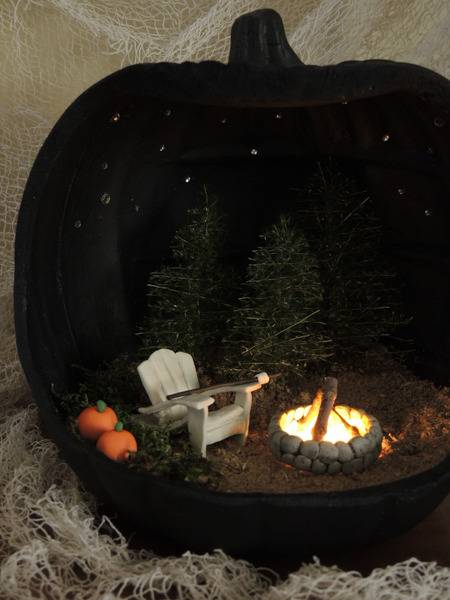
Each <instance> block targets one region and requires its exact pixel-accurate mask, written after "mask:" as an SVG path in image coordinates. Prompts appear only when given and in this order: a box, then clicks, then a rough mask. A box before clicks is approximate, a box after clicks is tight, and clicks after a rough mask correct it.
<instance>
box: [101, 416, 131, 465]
mask: <svg viewBox="0 0 450 600" xmlns="http://www.w3.org/2000/svg"><path fill="white" fill-rule="evenodd" d="M97 450H100V452H103V454H105V455H106V456H107V457H108V458H110V459H111V460H116V461H118V462H124V461H126V460H128V458H129V457H130V454H134V453H135V452H137V442H136V438H135V437H134V435H133V434H132V433H130V432H129V431H126V429H124V428H123V424H122V423H121V422H120V421H119V422H118V423H117V424H116V426H115V428H114V429H113V430H112V431H106V432H105V433H102V435H101V436H100V437H99V438H98V440H97Z"/></svg>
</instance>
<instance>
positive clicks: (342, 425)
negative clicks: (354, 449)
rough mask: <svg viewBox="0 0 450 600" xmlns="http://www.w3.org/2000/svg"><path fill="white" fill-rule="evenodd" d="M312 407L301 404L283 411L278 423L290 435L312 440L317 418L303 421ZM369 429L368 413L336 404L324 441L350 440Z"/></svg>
mask: <svg viewBox="0 0 450 600" xmlns="http://www.w3.org/2000/svg"><path fill="white" fill-rule="evenodd" d="M310 408H311V406H299V407H298V408H295V409H292V410H290V411H288V412H286V413H283V414H282V415H281V417H280V420H279V423H278V424H279V426H280V429H282V430H283V431H285V432H286V433H288V434H289V435H295V436H298V437H300V438H301V439H302V440H303V441H308V440H312V439H313V428H314V425H315V419H313V420H312V421H311V420H310V421H309V422H308V421H307V420H306V422H305V423H302V419H304V418H305V417H306V415H307V414H308V412H309V410H310ZM336 413H338V414H336ZM341 417H342V418H341ZM354 427H355V428H356V429H357V430H358V433H356V432H355V430H354V429H353V428H354ZM369 429H370V420H369V417H368V415H367V414H365V413H363V412H360V411H359V410H357V409H356V408H350V407H349V406H344V405H339V406H335V407H334V410H333V411H332V412H331V413H330V417H329V419H328V427H327V432H326V434H325V435H324V437H323V441H325V442H332V443H336V442H349V441H350V440H351V439H352V438H353V437H355V435H360V436H363V435H365V434H366V433H368V431H369Z"/></svg>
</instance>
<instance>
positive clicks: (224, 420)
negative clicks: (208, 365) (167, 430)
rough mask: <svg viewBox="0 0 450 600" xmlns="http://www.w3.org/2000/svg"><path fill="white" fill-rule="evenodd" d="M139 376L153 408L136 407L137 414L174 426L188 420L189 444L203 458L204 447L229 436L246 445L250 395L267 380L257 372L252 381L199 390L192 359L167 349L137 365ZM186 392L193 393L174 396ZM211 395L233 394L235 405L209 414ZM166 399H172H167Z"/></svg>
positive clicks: (264, 375) (185, 354) (211, 401)
mask: <svg viewBox="0 0 450 600" xmlns="http://www.w3.org/2000/svg"><path fill="white" fill-rule="evenodd" d="M138 373H139V376H140V378H141V381H142V384H143V386H144V388H145V391H146V392H147V395H148V397H149V398H150V402H151V403H152V405H153V406H149V407H143V408H139V412H140V413H141V414H143V415H150V414H156V413H161V414H160V415H159V417H160V422H163V423H171V424H175V425H176V426H177V425H181V424H183V423H185V422H186V421H187V425H188V430H189V437H190V441H191V444H192V446H193V448H194V449H195V450H196V451H197V452H198V453H199V454H201V455H202V456H206V446H209V445H210V444H214V443H215V442H219V441H220V440H224V439H225V438H227V437H230V436H232V435H239V436H240V441H241V444H242V445H244V444H245V442H246V440H247V435H248V424H249V420H250V410H251V407H252V392H254V391H256V390H259V389H260V388H261V386H262V385H264V384H265V383H268V381H269V376H268V375H267V373H259V374H258V375H257V376H256V377H255V378H254V380H252V381H245V382H238V383H231V384H225V385H219V386H211V387H210V388H206V389H204V390H200V389H198V388H199V382H198V377H197V371H196V368H195V364H194V361H193V359H192V356H191V355H190V354H187V353H185V352H177V353H175V352H173V350H168V349H166V348H162V349H161V350H156V352H153V354H151V356H150V357H149V358H148V359H147V360H145V361H144V362H142V363H141V364H140V365H139V366H138ZM197 389H198V393H197ZM187 390H192V391H191V392H189V394H186V393H185V394H184V395H180V396H179V397H176V395H177V394H178V393H179V392H186V391H187ZM211 392H214V393H215V394H220V393H222V392H234V393H235V399H234V403H233V404H230V405H229V406H226V407H224V408H220V409H218V410H215V411H212V412H211V413H210V412H209V411H208V407H209V406H210V405H211V404H213V403H214V398H212V397H211ZM168 396H175V397H174V398H169V400H168Z"/></svg>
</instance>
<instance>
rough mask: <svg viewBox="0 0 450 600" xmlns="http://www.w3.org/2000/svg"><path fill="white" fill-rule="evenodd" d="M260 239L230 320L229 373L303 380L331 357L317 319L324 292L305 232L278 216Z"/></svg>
mask: <svg viewBox="0 0 450 600" xmlns="http://www.w3.org/2000/svg"><path fill="white" fill-rule="evenodd" d="M261 239H262V242H263V243H262V245H261V246H260V247H259V248H257V249H256V250H254V252H253V255H252V256H251V257H250V261H249V267H248V279H247V281H246V282H245V284H244V290H245V291H244V295H243V296H242V297H241V298H240V302H239V306H238V307H237V308H236V309H235V311H234V314H233V317H232V319H231V321H230V331H229V335H228V340H226V342H225V348H226V350H227V359H226V365H227V369H228V371H229V372H236V373H250V372H255V371H256V370H265V371H267V372H271V373H274V372H277V371H281V372H283V373H286V374H297V375H302V374H304V373H305V371H306V368H307V367H308V365H311V364H312V363H318V362H320V361H323V360H325V359H326V357H327V356H328V354H329V348H328V346H329V340H328V339H327V336H326V334H325V332H324V328H323V325H322V324H321V323H320V319H319V312H320V306H321V303H322V301H323V297H322V293H323V292H322V286H321V283H320V275H319V267H318V264H317V260H316V259H315V257H314V256H313V255H312V253H311V251H310V249H309V244H308V242H307V240H306V238H305V237H304V235H303V233H302V232H301V231H300V230H299V229H298V228H297V227H295V226H294V225H293V224H292V223H291V221H290V219H289V218H287V217H284V216H282V217H281V218H280V220H279V221H278V223H276V224H275V225H274V226H272V227H271V228H270V229H269V230H268V231H267V232H266V233H265V234H263V235H262V236H261Z"/></svg>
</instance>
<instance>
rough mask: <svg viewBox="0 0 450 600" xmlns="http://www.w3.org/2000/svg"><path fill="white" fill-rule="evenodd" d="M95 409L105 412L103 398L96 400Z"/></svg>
mask: <svg viewBox="0 0 450 600" xmlns="http://www.w3.org/2000/svg"><path fill="white" fill-rule="evenodd" d="M97 410H98V412H100V413H102V412H105V410H106V402H104V401H103V400H99V401H98V402H97Z"/></svg>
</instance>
